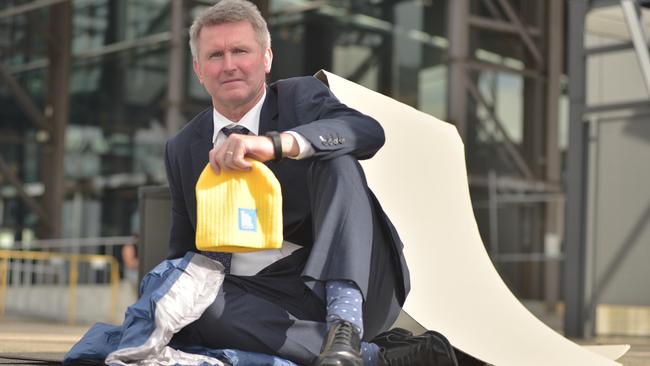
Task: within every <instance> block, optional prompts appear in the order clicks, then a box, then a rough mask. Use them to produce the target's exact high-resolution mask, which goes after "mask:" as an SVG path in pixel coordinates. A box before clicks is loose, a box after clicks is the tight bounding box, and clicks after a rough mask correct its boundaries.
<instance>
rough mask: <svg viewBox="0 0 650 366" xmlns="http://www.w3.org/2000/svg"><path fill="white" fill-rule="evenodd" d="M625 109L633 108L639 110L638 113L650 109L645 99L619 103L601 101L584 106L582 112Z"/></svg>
mask: <svg viewBox="0 0 650 366" xmlns="http://www.w3.org/2000/svg"><path fill="white" fill-rule="evenodd" d="M625 109H633V110H636V111H639V113H642V112H645V113H647V112H648V111H650V105H649V104H648V101H647V100H637V101H633V102H621V103H603V104H595V105H590V106H585V107H584V111H583V113H584V114H595V113H605V112H612V111H619V110H625Z"/></svg>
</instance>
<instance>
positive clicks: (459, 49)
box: [447, 0, 469, 141]
mask: <svg viewBox="0 0 650 366" xmlns="http://www.w3.org/2000/svg"><path fill="white" fill-rule="evenodd" d="M448 6H449V16H448V19H449V20H448V22H449V23H448V26H447V34H448V38H449V70H448V79H447V120H448V121H449V122H452V123H454V124H455V125H456V128H457V129H458V133H459V134H460V137H461V138H462V139H463V141H465V139H466V135H467V101H468V98H467V91H466V89H465V78H466V75H465V74H466V73H467V68H466V66H465V63H466V61H467V55H468V53H469V22H468V18H469V1H468V0H453V1H449V2H448Z"/></svg>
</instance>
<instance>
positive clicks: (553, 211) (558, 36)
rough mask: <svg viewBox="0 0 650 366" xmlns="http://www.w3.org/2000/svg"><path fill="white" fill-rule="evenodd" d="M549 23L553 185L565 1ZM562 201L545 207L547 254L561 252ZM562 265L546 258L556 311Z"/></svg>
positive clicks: (549, 304)
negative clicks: (559, 219) (560, 220)
mask: <svg viewBox="0 0 650 366" xmlns="http://www.w3.org/2000/svg"><path fill="white" fill-rule="evenodd" d="M547 19H548V24H547V34H548V42H547V45H548V46H547V55H548V58H547V62H546V64H547V69H548V75H547V78H546V80H547V83H546V146H545V150H546V151H545V152H544V155H545V157H546V158H545V159H544V161H545V162H546V165H545V172H544V177H545V178H546V181H547V182H550V183H551V184H554V185H555V184H557V185H559V184H560V181H561V174H562V172H561V158H560V147H559V142H558V126H559V123H558V118H559V102H560V88H561V86H560V75H561V74H562V58H563V49H564V45H563V38H564V4H563V1H562V0H549V2H548V17H547ZM561 207H562V206H561V203H560V202H557V201H554V200H551V201H548V202H546V207H545V210H544V215H545V218H544V226H545V229H544V252H545V253H546V254H547V255H558V254H559V246H558V244H559V241H560V237H561V231H560V227H559V225H558V217H560V216H561V214H562V213H561V211H560V208H561ZM559 281H560V266H559V263H558V262H557V261H556V260H555V258H553V259H552V260H549V261H546V263H545V267H544V300H545V305H546V309H547V310H549V311H550V310H553V309H554V308H555V304H556V303H557V301H558V300H559Z"/></svg>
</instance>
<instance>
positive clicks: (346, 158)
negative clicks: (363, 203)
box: [309, 155, 366, 185]
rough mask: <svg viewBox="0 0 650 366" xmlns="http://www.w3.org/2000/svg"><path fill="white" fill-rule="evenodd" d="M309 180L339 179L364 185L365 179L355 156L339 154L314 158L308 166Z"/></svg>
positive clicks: (316, 181) (313, 181) (312, 181)
mask: <svg viewBox="0 0 650 366" xmlns="http://www.w3.org/2000/svg"><path fill="white" fill-rule="evenodd" d="M309 177H310V178H311V182H309V183H319V182H323V181H324V178H326V179H327V181H330V182H331V181H332V180H341V181H345V182H350V183H352V184H362V185H365V182H366V179H365V176H364V173H363V169H362V168H361V164H359V161H358V160H357V158H355V157H354V156H351V155H341V156H337V157H335V158H332V159H325V160H315V161H314V162H313V163H312V164H311V166H310V167H309Z"/></svg>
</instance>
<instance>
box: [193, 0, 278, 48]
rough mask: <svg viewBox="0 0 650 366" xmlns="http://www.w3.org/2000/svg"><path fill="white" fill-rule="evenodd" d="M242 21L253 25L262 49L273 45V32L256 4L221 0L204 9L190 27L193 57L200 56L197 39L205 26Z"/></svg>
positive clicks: (243, 0)
mask: <svg viewBox="0 0 650 366" xmlns="http://www.w3.org/2000/svg"><path fill="white" fill-rule="evenodd" d="M240 21H248V22H249V23H250V24H251V25H252V26H253V30H254V31H255V38H256V39H257V43H259V45H260V46H262V49H266V48H269V47H271V34H270V33H269V29H268V26H267V25H266V20H264V17H262V14H261V13H260V11H259V9H257V7H256V6H255V4H253V3H251V2H250V1H246V0H221V1H219V2H218V3H216V4H215V5H213V6H211V7H209V8H207V9H205V10H203V11H202V12H201V13H200V14H199V15H198V16H197V17H196V18H195V19H194V22H193V23H192V26H191V27H190V50H191V51H192V58H193V59H196V58H197V56H198V55H197V54H198V45H197V40H198V38H199V34H200V33H201V29H203V27H206V26H213V25H219V24H224V23H235V22H240Z"/></svg>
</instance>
